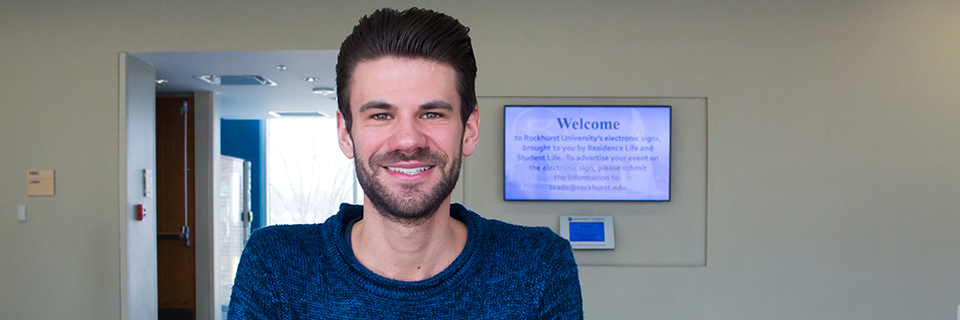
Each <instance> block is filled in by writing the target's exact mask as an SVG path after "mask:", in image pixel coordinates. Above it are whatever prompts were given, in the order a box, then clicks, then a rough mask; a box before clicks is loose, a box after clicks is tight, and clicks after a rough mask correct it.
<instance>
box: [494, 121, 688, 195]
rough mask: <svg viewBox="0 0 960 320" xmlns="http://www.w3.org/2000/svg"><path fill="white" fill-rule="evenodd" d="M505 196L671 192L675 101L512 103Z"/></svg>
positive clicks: (506, 134)
mask: <svg viewBox="0 0 960 320" xmlns="http://www.w3.org/2000/svg"><path fill="white" fill-rule="evenodd" d="M503 116H504V136H503V145H504V150H503V154H504V166H503V167H504V170H503V173H504V192H503V194H504V199H505V200H569V201H576V200H586V201H590V200H606V201H669V200H670V121H671V109H670V106H509V105H508V106H504V110H503Z"/></svg>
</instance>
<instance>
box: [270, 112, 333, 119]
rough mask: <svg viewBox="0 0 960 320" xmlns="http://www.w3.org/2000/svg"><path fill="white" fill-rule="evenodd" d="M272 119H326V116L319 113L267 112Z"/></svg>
mask: <svg viewBox="0 0 960 320" xmlns="http://www.w3.org/2000/svg"><path fill="white" fill-rule="evenodd" d="M268 113H269V114H270V115H271V116H273V117H274V118H290V117H299V118H307V117H309V118H327V117H328V116H327V115H326V114H325V113H323V112H320V111H270V112H268Z"/></svg>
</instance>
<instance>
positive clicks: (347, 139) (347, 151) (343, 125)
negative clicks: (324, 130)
mask: <svg viewBox="0 0 960 320" xmlns="http://www.w3.org/2000/svg"><path fill="white" fill-rule="evenodd" d="M337 140H338V142H339V143H340V151H341V152H343V155H345V156H347V159H353V137H351V136H350V133H348V132H347V122H346V121H345V120H344V119H343V115H342V114H340V110H337Z"/></svg>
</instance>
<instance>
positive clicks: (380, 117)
mask: <svg viewBox="0 0 960 320" xmlns="http://www.w3.org/2000/svg"><path fill="white" fill-rule="evenodd" d="M370 118H371V119H373V120H388V119H390V116H389V115H387V114H385V113H378V114H375V115H373V116H372V117H370Z"/></svg>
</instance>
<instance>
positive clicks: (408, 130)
mask: <svg viewBox="0 0 960 320" xmlns="http://www.w3.org/2000/svg"><path fill="white" fill-rule="evenodd" d="M349 101H350V110H351V113H352V115H353V127H352V128H351V131H352V132H351V133H347V131H346V126H345V123H344V119H343V116H342V115H341V114H340V113H339V112H338V113H337V123H338V127H339V140H340V149H341V150H342V151H343V153H344V155H346V156H347V158H353V159H354V162H355V163H356V167H357V178H358V180H359V181H360V185H361V186H363V189H364V193H365V195H364V196H365V201H366V202H368V203H370V204H372V205H373V206H374V207H375V208H376V209H377V211H379V212H380V214H382V215H384V216H385V217H387V218H390V219H393V220H395V221H398V222H404V223H416V222H418V221H422V220H423V219H426V218H429V217H431V216H432V215H433V213H435V212H436V211H437V208H439V206H440V205H441V204H443V203H444V202H445V200H448V199H449V198H450V192H451V191H452V190H453V187H454V185H455V184H456V182H457V178H458V176H459V173H460V159H461V154H462V155H465V156H469V155H471V154H473V151H474V150H475V148H476V145H477V138H478V135H479V132H478V126H479V121H480V114H479V111H474V113H473V114H471V115H470V118H468V120H467V123H466V125H464V124H463V122H462V121H461V119H460V96H459V95H458V94H457V90H456V72H455V71H454V70H453V68H452V67H450V66H449V65H447V64H442V63H437V62H433V61H428V60H424V59H412V58H397V57H383V58H379V59H376V60H371V61H365V62H360V63H358V64H357V66H356V69H354V73H353V78H352V79H351V87H350V97H349Z"/></svg>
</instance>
